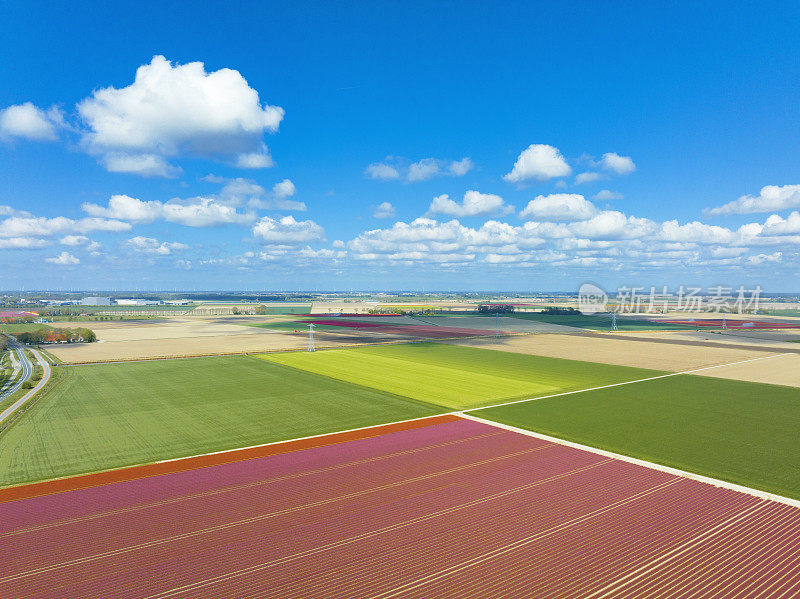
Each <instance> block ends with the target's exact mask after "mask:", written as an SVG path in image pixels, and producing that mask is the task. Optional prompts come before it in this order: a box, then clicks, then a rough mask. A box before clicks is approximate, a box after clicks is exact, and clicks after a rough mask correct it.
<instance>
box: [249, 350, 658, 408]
mask: <svg viewBox="0 0 800 599" xmlns="http://www.w3.org/2000/svg"><path fill="white" fill-rule="evenodd" d="M259 357H261V358H262V359H264V360H267V361H270V362H273V363H277V364H283V365H286V366H291V367H293V368H297V369H300V370H304V371H308V372H314V373H316V374H321V375H324V376H326V377H331V378H333V379H336V380H342V381H347V382H350V383H355V384H357V385H364V386H366V387H370V388H374V389H379V390H381V391H385V392H388V393H394V394H397V395H400V396H403V397H409V398H413V399H417V400H421V401H425V402H429V403H435V404H439V405H441V406H445V407H448V408H452V409H464V408H468V407H474V406H477V405H481V404H486V403H494V402H498V401H501V400H510V399H517V398H523V397H524V398H527V397H535V396H541V395H549V394H551V393H561V392H564V391H572V390H575V389H585V388H588V387H596V386H600V385H607V384H611V383H618V382H622V381H629V380H634V379H641V378H646V377H650V376H656V375H658V374H662V373H661V372H660V371H655V370H645V369H640V368H626V367H622V366H610V365H606V364H594V363H590V362H577V361H575V360H562V359H556V358H548V357H541V356H529V355H523V354H517V353H511V352H499V351H492V350H486V349H476V348H473V347H461V346H455V345H441V344H436V343H414V344H404V345H386V346H377V347H364V348H348V349H341V350H326V351H321V352H314V353H309V352H293V353H283V354H265V355H262V356H259Z"/></svg>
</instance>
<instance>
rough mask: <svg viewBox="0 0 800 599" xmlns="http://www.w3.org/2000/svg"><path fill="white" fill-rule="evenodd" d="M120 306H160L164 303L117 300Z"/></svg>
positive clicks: (142, 300)
mask: <svg viewBox="0 0 800 599" xmlns="http://www.w3.org/2000/svg"><path fill="white" fill-rule="evenodd" d="M115 302H116V304H117V305H118V306H160V305H161V304H163V303H164V302H162V301H160V300H144V299H121V298H120V299H117V300H115Z"/></svg>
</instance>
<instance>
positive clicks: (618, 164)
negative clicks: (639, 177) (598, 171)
mask: <svg viewBox="0 0 800 599" xmlns="http://www.w3.org/2000/svg"><path fill="white" fill-rule="evenodd" d="M600 167H601V168H603V169H604V170H607V171H610V172H612V173H615V174H617V175H627V174H629V173H632V172H633V171H635V170H636V165H635V164H634V163H633V159H631V157H630V156H620V155H619V154H617V153H616V152H607V153H605V154H603V157H602V158H601V159H600Z"/></svg>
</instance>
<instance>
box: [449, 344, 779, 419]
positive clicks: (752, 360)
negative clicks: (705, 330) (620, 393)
mask: <svg viewBox="0 0 800 599" xmlns="http://www.w3.org/2000/svg"><path fill="white" fill-rule="evenodd" d="M791 355H794V354H793V353H781V354H772V355H771V356H760V357H758V358H748V359H747V360H739V361H738V362H728V363H727V364H717V365H716V366H704V367H702V368H694V369H692V370H682V371H680V372H668V373H666V374H659V375H657V376H649V377H646V378H643V379H634V380H632V381H623V382H621V383H610V384H608V385H600V386H599V387H588V388H586V389H575V390H574V391H563V392H561V393H551V394H550V395H541V396H539V397H529V398H527V399H514V400H512V401H504V402H500V403H494V404H488V405H485V406H477V407H474V408H467V410H469V411H471V412H473V411H476V410H488V409H489V408H499V407H501V406H510V405H513V404H517V403H526V402H529V401H537V400H539V399H548V398H550V397H561V396H563V395H574V394H575V393H585V392H587V391H599V390H600V389H610V388H611V387H620V386H622V385H632V384H633V383H644V382H646V381H655V380H657V379H665V378H668V377H671V376H681V375H682V374H694V373H695V372H701V371H703V370H711V369H712V368H724V367H725V366H736V365H737V364H744V363H746V362H755V361H756V360H768V359H770V358H779V357H780V356H791ZM761 384H769V383H761ZM452 413H453V414H458V415H461V414H462V413H463V410H462V411H456V412H452Z"/></svg>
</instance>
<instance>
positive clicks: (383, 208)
mask: <svg viewBox="0 0 800 599" xmlns="http://www.w3.org/2000/svg"><path fill="white" fill-rule="evenodd" d="M372 216H373V217H374V218H391V217H393V216H394V206H392V204H391V203H390V202H381V203H380V204H378V205H377V206H376V207H375V210H374V211H373V212H372Z"/></svg>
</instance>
